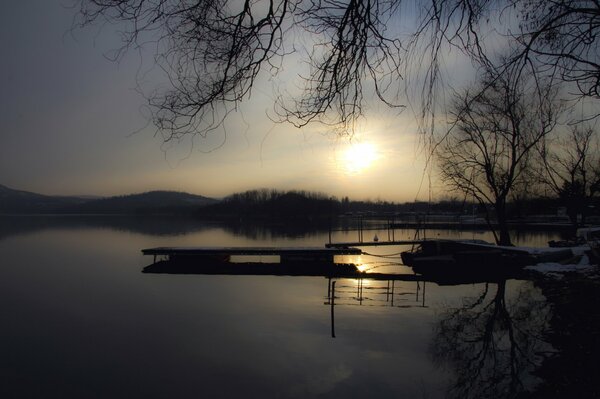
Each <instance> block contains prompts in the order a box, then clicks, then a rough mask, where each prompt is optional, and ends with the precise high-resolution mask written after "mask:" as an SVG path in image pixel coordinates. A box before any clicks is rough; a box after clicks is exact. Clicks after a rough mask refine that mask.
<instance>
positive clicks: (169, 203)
mask: <svg viewBox="0 0 600 399" xmlns="http://www.w3.org/2000/svg"><path fill="white" fill-rule="evenodd" d="M217 202H219V201H218V200H215V199H213V198H208V197H203V196H201V195H195V194H189V193H183V192H177V191H149V192H146V193H141V194H131V195H124V196H119V197H110V198H102V199H96V200H89V201H87V202H85V203H82V204H80V205H78V206H75V207H73V208H72V210H73V211H76V213H171V212H185V211H189V210H191V209H196V208H199V207H203V206H206V205H211V204H215V203H217Z"/></svg>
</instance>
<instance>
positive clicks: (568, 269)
mask: <svg viewBox="0 0 600 399" xmlns="http://www.w3.org/2000/svg"><path fill="white" fill-rule="evenodd" d="M571 249H572V250H573V254H574V255H581V258H580V259H579V262H578V263H576V264H568V265H563V264H562V263H553V262H549V263H538V264H537V265H532V266H527V267H525V270H531V271H534V272H537V273H541V274H544V275H546V276H548V277H552V278H555V279H561V278H562V277H563V276H564V274H565V273H581V274H584V275H587V276H589V277H591V278H598V266H597V265H592V264H591V263H590V259H589V258H588V256H587V255H586V254H585V249H587V247H575V248H571Z"/></svg>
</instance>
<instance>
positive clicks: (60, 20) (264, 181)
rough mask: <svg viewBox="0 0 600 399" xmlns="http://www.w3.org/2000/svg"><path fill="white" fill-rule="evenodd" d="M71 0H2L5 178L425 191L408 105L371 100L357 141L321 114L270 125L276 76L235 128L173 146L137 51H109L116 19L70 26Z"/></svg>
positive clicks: (201, 189)
mask: <svg viewBox="0 0 600 399" xmlns="http://www.w3.org/2000/svg"><path fill="white" fill-rule="evenodd" d="M64 4H67V3H61V1H60V0H52V1H50V0H27V1H13V2H8V3H7V4H5V5H4V6H3V12H2V13H1V15H0V30H1V37H2V41H1V42H0V46H2V48H1V54H2V62H1V63H0V75H1V76H2V77H3V85H2V90H1V91H0V103H1V104H0V105H1V106H0V117H1V119H2V121H3V124H2V142H1V146H0V184H3V185H6V186H9V187H12V188H15V189H21V190H27V191H35V192H40V193H44V194H60V195H81V194H89V195H118V194H126V193H134V192H143V191H149V190H159V189H160V190H178V191H187V192H191V193H195V194H201V195H206V196H211V197H222V196H225V195H228V194H231V193H233V192H237V191H243V190H247V189H253V188H262V187H267V188H278V189H303V190H314V191H322V192H326V193H329V194H332V195H336V196H338V197H341V196H346V195H348V196H350V197H351V198H355V199H378V198H379V199H384V200H394V201H411V200H414V199H415V198H416V197H417V196H419V197H420V198H426V196H427V195H428V193H427V182H426V181H425V183H424V186H422V188H421V189H420V190H419V186H420V184H421V183H422V182H423V178H424V162H423V160H422V159H421V158H422V157H421V156H420V154H421V153H420V152H419V151H418V138H417V137H416V135H415V131H416V126H415V122H414V118H413V116H412V115H411V113H410V112H404V113H402V114H401V115H398V111H397V110H388V109H380V110H370V111H369V113H368V114H367V118H366V119H365V120H364V121H363V122H362V126H361V128H360V129H359V130H358V132H357V135H356V137H355V139H354V140H353V142H352V143H348V141H347V140H343V139H339V138H336V137H335V136H334V135H332V134H330V133H328V132H327V131H325V130H324V129H323V128H322V127H319V126H308V127H306V128H303V129H295V128H292V127H290V126H288V125H281V124H276V125H273V124H272V123H271V122H270V121H269V120H268V118H267V117H266V113H267V112H268V111H269V110H271V109H272V98H271V92H270V89H269V86H268V85H265V86H261V87H259V88H257V90H255V91H254V92H253V97H252V99H251V102H249V103H248V104H247V105H244V108H243V112H242V113H240V114H238V115H234V116H233V117H232V118H231V119H230V120H228V121H227V124H226V129H227V136H226V137H225V136H224V135H223V133H222V132H220V133H218V134H217V135H215V136H214V137H211V138H209V139H208V140H200V139H196V140H195V141H194V143H193V145H192V143H191V142H189V141H188V142H182V143H178V144H176V145H173V146H170V147H169V148H167V147H165V146H164V145H162V140H161V138H160V135H155V129H154V128H153V127H152V126H147V123H146V119H145V117H144V115H145V114H146V113H145V112H144V104H145V100H144V98H143V96H141V95H140V94H139V93H138V92H137V91H136V90H135V87H136V73H137V71H138V70H139V69H140V67H141V68H144V65H143V63H142V62H141V61H140V58H139V57H138V56H137V55H136V54H135V53H131V54H129V55H128V56H127V57H125V58H124V59H123V60H122V61H121V62H118V63H117V62H113V61H109V60H108V59H107V58H106V57H105V55H106V54H107V53H108V52H109V51H110V50H111V49H114V48H116V47H117V45H118V42H117V41H116V36H115V35H114V34H113V29H112V28H111V27H110V26H109V27H104V28H103V29H102V30H101V31H99V30H98V29H97V28H91V29H86V30H84V31H81V30H79V31H76V32H74V33H73V34H70V33H69V29H70V26H71V22H72V18H73V15H74V12H75V11H74V10H72V9H68V8H66V7H65V6H64ZM223 141H224V144H223V145H222V146H221V147H220V148H218V149H215V150H214V151H212V152H208V153H207V152H206V150H210V149H213V148H215V147H216V146H217V145H218V144H219V143H221V142H223Z"/></svg>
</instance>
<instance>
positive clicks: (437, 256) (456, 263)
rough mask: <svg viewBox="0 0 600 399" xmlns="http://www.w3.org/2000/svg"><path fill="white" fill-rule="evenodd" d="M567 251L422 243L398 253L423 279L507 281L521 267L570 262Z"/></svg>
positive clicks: (470, 242)
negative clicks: (449, 278) (466, 278)
mask: <svg viewBox="0 0 600 399" xmlns="http://www.w3.org/2000/svg"><path fill="white" fill-rule="evenodd" d="M572 256H573V252H572V251H571V249H569V248H547V249H541V248H520V247H504V246H497V245H492V244H489V243H487V242H485V241H480V240H464V241H456V240H426V241H423V242H421V244H420V245H419V246H418V247H417V249H416V250H413V251H406V252H402V254H401V257H402V261H403V263H404V264H405V265H407V266H410V267H412V268H413V270H414V272H415V273H418V274H421V275H423V276H440V277H443V276H448V277H454V278H461V277H464V276H469V277H471V278H481V277H491V278H509V277H513V276H516V275H518V274H519V273H520V272H521V271H522V269H523V267H524V266H527V265H533V264H537V263H540V262H558V261H561V260H565V259H568V258H571V257H572Z"/></svg>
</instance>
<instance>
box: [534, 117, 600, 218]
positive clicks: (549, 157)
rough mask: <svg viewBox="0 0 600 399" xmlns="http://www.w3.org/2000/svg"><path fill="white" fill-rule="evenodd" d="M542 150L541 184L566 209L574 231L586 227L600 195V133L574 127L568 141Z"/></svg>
mask: <svg viewBox="0 0 600 399" xmlns="http://www.w3.org/2000/svg"><path fill="white" fill-rule="evenodd" d="M542 144H543V145H542V146H540V155H541V160H542V161H543V162H541V171H540V175H539V179H540V181H541V182H542V183H543V184H544V186H545V187H547V188H549V189H550V190H551V191H552V192H553V193H554V194H555V195H556V196H558V198H559V199H560V200H561V202H562V203H563V204H564V205H565V206H566V207H567V213H568V215H569V218H570V219H571V222H572V223H573V225H574V226H575V227H577V225H578V215H581V217H582V219H581V223H585V216H586V213H587V212H588V211H589V209H588V207H589V206H590V205H591V203H592V199H593V198H594V197H596V196H597V195H598V194H600V141H599V138H598V134H597V132H596V131H595V130H594V129H592V128H590V127H588V128H584V127H582V126H575V127H574V128H572V129H571V131H570V134H569V135H568V136H566V137H562V138H559V139H557V140H556V141H554V142H550V143H542Z"/></svg>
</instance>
